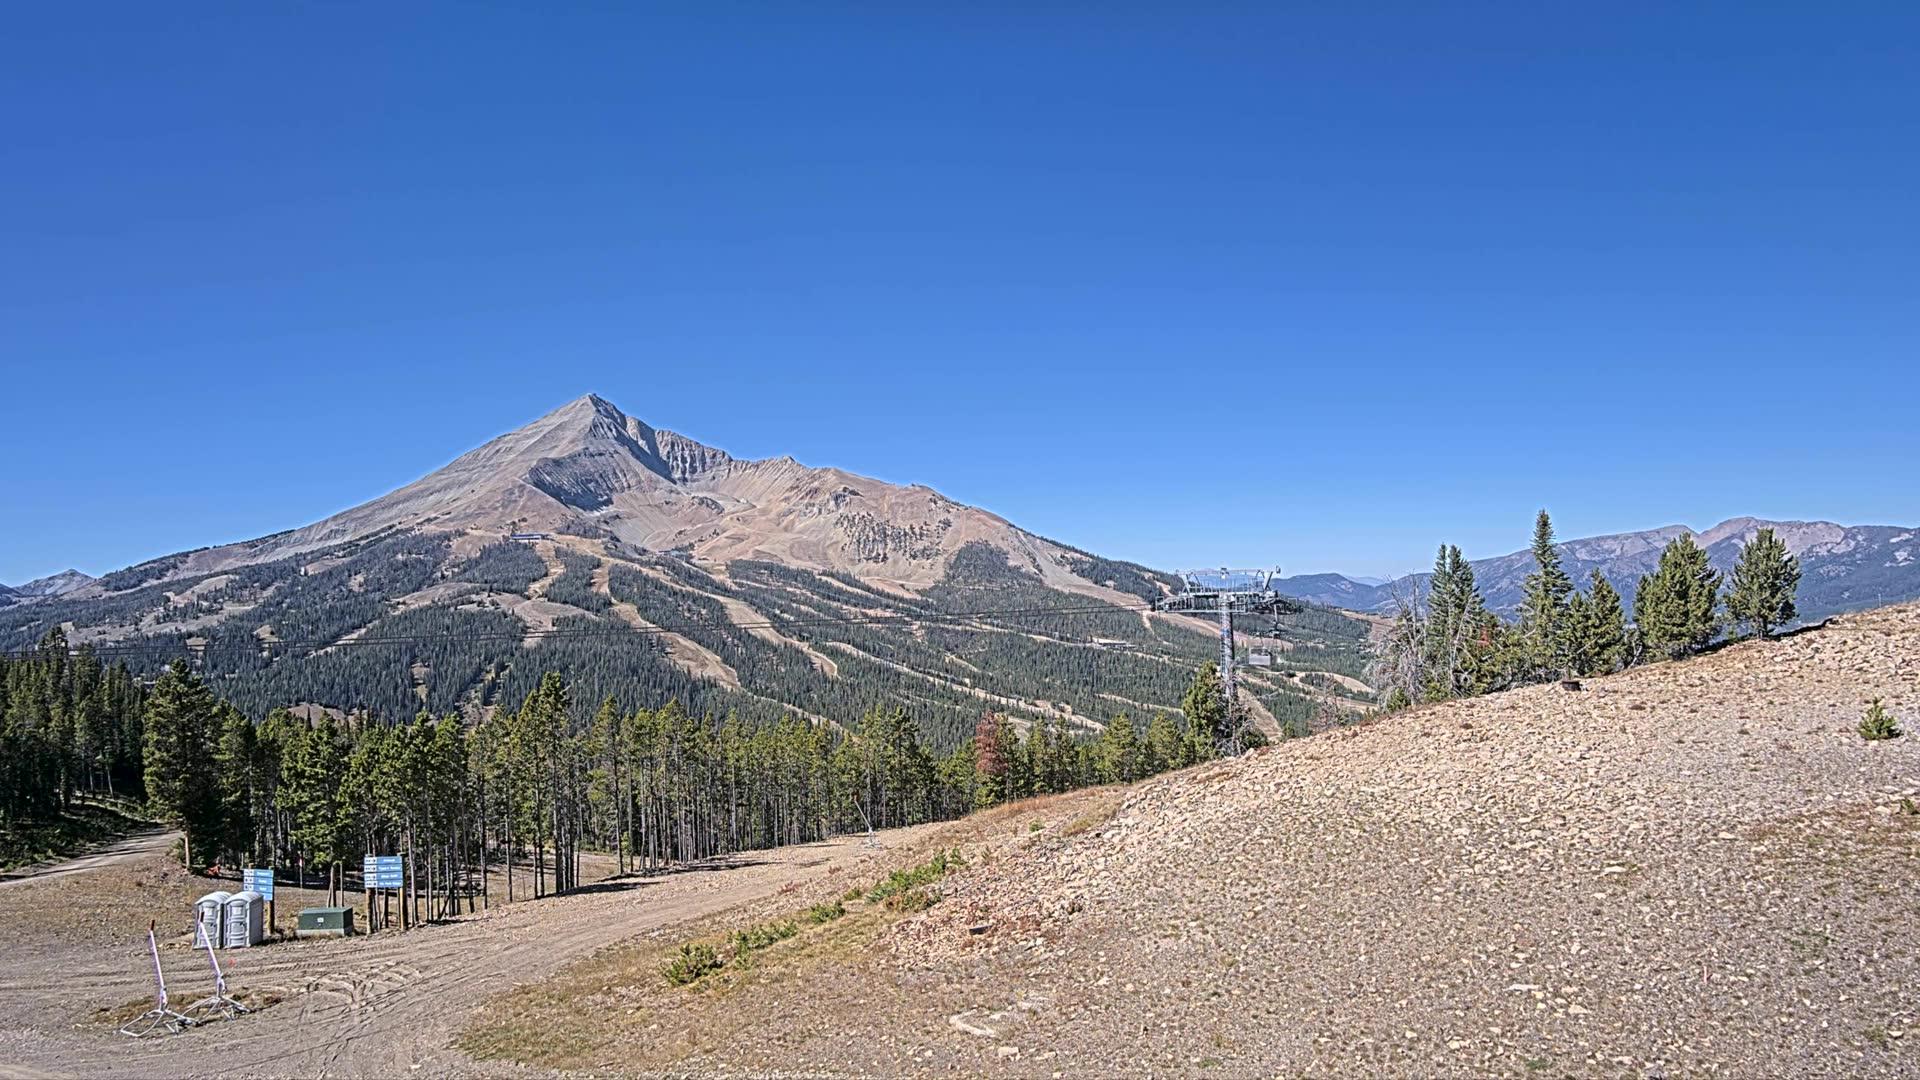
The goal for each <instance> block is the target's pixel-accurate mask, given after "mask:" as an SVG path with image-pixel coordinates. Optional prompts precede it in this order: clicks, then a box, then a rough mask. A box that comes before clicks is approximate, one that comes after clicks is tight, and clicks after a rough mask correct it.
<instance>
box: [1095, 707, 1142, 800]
mask: <svg viewBox="0 0 1920 1080" xmlns="http://www.w3.org/2000/svg"><path fill="white" fill-rule="evenodd" d="M1095 768H1096V770H1097V775H1098V777H1099V780H1100V782H1101V783H1103V784H1125V783H1130V782H1132V781H1134V780H1137V779H1139V778H1140V776H1141V775H1142V773H1141V771H1140V739H1139V733H1138V732H1136V731H1134V728H1133V721H1132V720H1130V719H1128V717H1127V714H1126V713H1121V714H1119V715H1118V716H1115V717H1114V718H1113V719H1112V720H1110V721H1108V722H1107V730H1106V732H1105V733H1104V734H1102V735H1101V736H1100V749H1099V757H1098V759H1097V762H1096V765H1095Z"/></svg>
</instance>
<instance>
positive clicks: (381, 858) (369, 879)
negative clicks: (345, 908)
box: [360, 855, 406, 927]
mask: <svg viewBox="0 0 1920 1080" xmlns="http://www.w3.org/2000/svg"><path fill="white" fill-rule="evenodd" d="M360 877H361V879H362V882H363V883H364V884H365V886H366V889H367V925H368V926H369V927H373V926H375V925H379V924H376V922H375V920H374V911H373V898H374V894H376V893H381V892H384V891H385V890H387V889H399V888H401V887H402V886H404V885H405V884H406V868H405V866H404V865H403V864H402V863H401V861H400V856H398V855H368V856H366V858H364V859H363V860H362V861H361V863H360ZM385 900H386V898H385V897H384V896H382V897H381V905H380V908H381V913H382V914H385V911H386V903H385ZM401 910H402V912H403V913H404V912H405V908H404V907H403V908H402V909H401ZM383 921H384V920H383Z"/></svg>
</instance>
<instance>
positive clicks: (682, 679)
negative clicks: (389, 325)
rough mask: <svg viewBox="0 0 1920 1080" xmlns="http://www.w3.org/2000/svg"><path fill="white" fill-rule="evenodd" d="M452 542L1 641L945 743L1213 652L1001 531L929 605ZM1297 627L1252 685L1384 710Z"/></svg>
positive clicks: (421, 694)
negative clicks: (91, 646) (1027, 566)
mask: <svg viewBox="0 0 1920 1080" xmlns="http://www.w3.org/2000/svg"><path fill="white" fill-rule="evenodd" d="M453 540H454V538H452V537H450V536H448V535H446V534H432V533H421V532H395V533H390V534H387V535H383V536H379V537H375V538H371V539H369V540H366V541H362V542H357V543H353V544H346V545H340V546H338V547H335V548H330V549H326V550H325V551H323V552H320V553H317V555H316V556H301V557H298V558H290V559H283V560H277V561H274V562H270V563H263V564H258V565H254V566H248V567H242V568H238V569H236V570H233V571H228V572H222V573H217V574H206V575H200V576H195V577H187V578H172V579H170V580H168V581H167V582H166V583H165V584H141V583H140V582H141V575H140V574H139V573H129V574H127V575H125V576H124V577H122V578H121V583H122V584H127V585H130V586H131V587H128V588H125V589H123V590H122V591H118V592H111V593H107V594H105V595H102V596H98V597H93V598H87V599H69V598H54V599H49V600H44V601H38V602H36V603H33V604H30V605H20V606H15V607H11V608H8V609H5V610H0V645H3V646H4V647H5V648H6V649H8V650H12V651H17V650H20V649H23V648H27V647H31V646H32V645H34V644H35V643H37V642H38V641H39V640H40V639H41V638H42V637H43V636H44V635H45V634H46V633H47V632H48V631H49V630H51V629H55V628H61V627H65V628H66V629H67V630H68V632H70V633H73V634H74V635H76V636H79V635H84V634H86V633H87V632H88V631H89V630H94V629H96V628H116V632H115V633H114V634H113V636H112V637H110V638H107V639H105V640H102V641H101V642H100V643H99V645H98V646H97V648H98V649H100V650H102V655H106V656H109V657H111V658H113V659H114V660H115V661H116V662H119V663H123V664H125V665H126V667H127V668H128V669H129V670H130V671H132V672H134V673H136V674H141V675H144V676H146V677H152V676H153V675H155V674H156V673H157V672H158V671H159V670H160V669H162V668H163V667H164V666H165V665H166V664H167V663H168V662H169V661H170V660H172V659H173V658H175V657H178V656H189V657H191V658H192V659H193V661H194V663H195V665H196V669H197V670H198V671H199V672H200V673H201V674H202V675H203V676H204V677H205V678H206V679H207V680H208V681H209V682H210V683H211V684H213V685H214V686H216V687H217V688H218V689H219V691H220V694H221V696H222V697H223V698H225V699H227V700H229V701H231V702H233V703H234V704H235V705H236V706H238V707H239V708H240V709H242V710H243V711H245V712H247V713H248V714H250V715H253V716H256V717H260V716H264V715H265V714H266V713H267V712H268V711H269V710H271V709H274V708H277V707H283V706H296V705H318V706H323V707H325V708H327V709H330V710H334V711H335V712H337V713H347V712H361V711H365V712H368V713H370V714H372V715H374V716H376V717H379V718H383V719H386V720H398V719H404V718H407V717H410V716H412V715H413V714H414V713H415V712H418V711H421V710H425V711H427V712H430V713H433V714H436V715H439V714H443V713H448V712H453V713H459V714H462V715H465V716H468V717H469V718H471V719H479V718H482V717H484V716H485V715H487V714H488V713H489V712H490V711H491V710H493V709H495V708H497V707H498V706H499V705H500V704H501V703H502V702H509V703H510V702H517V701H519V700H521V699H523V698H524V697H525V696H526V695H527V694H528V693H529V692H530V691H531V690H532V689H533V687H534V686H535V685H536V684H537V683H538V682H539V679H540V677H541V676H542V675H543V674H545V673H547V672H555V673H559V674H561V675H563V676H564V677H565V678H566V679H567V681H568V682H569V684H570V685H571V686H573V687H574V688H575V701H576V706H575V711H576V715H575V717H574V719H575V720H576V721H583V720H584V719H585V718H586V715H587V714H588V713H589V712H590V711H591V709H592V707H593V703H597V702H598V701H600V700H601V699H603V698H605V697H608V696H612V697H615V698H617V699H619V700H622V701H632V702H651V703H658V704H664V703H666V702H668V701H674V702H678V703H679V704H680V705H681V706H682V707H683V708H685V709H687V710H688V711H690V712H692V713H694V714H697V715H705V714H713V715H716V716H718V715H728V714H731V715H736V716H738V717H739V718H740V719H741V720H742V721H743V722H747V723H751V724H766V723H773V722H776V721H778V720H780V719H781V718H783V717H786V716H790V715H797V716H803V717H808V718H814V719H817V720H820V721H823V722H828V723H833V724H839V725H852V724H854V723H857V721H858V720H859V718H860V717H861V716H863V715H865V714H866V713H867V712H868V711H869V710H871V709H873V708H874V707H876V706H899V707H903V708H906V709H908V710H909V711H910V712H911V713H912V714H913V715H914V716H915V718H916V722H917V723H919V725H920V727H921V733H922V735H923V737H925V738H926V739H927V740H928V741H929V742H930V743H931V744H933V745H935V746H938V747H942V748H950V747H952V746H953V745H956V743H957V742H958V741H960V740H961V739H963V738H965V737H966V736H967V735H969V734H970V733H971V732H972V730H973V726H974V724H975V722H976V721H977V720H978V718H979V716H980V714H981V713H982V711H983V710H989V709H990V710H997V711H1002V712H1005V713H1007V714H1008V715H1010V716H1012V717H1015V718H1016V719H1017V720H1018V722H1020V723H1022V724H1026V723H1030V722H1032V721H1035V720H1039V719H1051V720H1054V721H1056V722H1058V723H1060V724H1061V725H1062V726H1064V727H1068V728H1073V729H1076V730H1083V731H1093V730H1098V728H1099V727H1100V726H1101V725H1103V724H1104V723H1105V722H1106V720H1107V718H1108V717H1110V716H1111V715H1112V714H1114V713H1115V712H1132V713H1135V714H1141V715H1146V714H1150V713H1151V712H1152V711H1154V710H1171V709H1174V708H1177V706H1178V703H1179V698H1180V694H1181V692H1182V691H1183V689H1184V688H1185V686H1186V684H1187V682H1188V680H1189V679H1190V678H1191V677H1192V674H1193V672H1194V670H1195V668H1196V667H1197V666H1198V665H1199V664H1200V663H1201V662H1203V661H1205V660H1207V659H1210V658H1212V657H1213V656H1214V655H1215V649H1216V647H1217V646H1216V641H1215V639H1214V638H1213V636H1212V634H1211V632H1210V631H1209V630H1208V629H1207V628H1206V627H1205V626H1204V625H1203V624H1199V623H1191V622H1187V621H1183V620H1176V619H1172V618H1169V617H1149V616H1148V615H1147V614H1146V613H1145V612H1144V611H1143V610H1141V609H1142V608H1144V606H1145V605H1144V603H1134V604H1131V605H1126V604H1116V603H1108V602H1105V601H1101V600H1095V599H1090V598H1088V597H1084V596H1077V595H1073V594H1069V593H1065V592H1061V591H1060V590H1057V589H1054V588H1051V587H1049V586H1047V585H1045V584H1043V583H1041V582H1040V580H1039V579H1038V578H1036V577H1034V576H1033V575H1031V574H1027V573H1022V572H1020V571H1019V570H1018V569H1017V568H1015V567H1014V566H1012V565H1011V564H1010V562H1009V560H1008V557H1007V555H1006V553H1005V552H1002V551H1000V550H998V549H995V548H993V547H991V546H988V545H985V544H982V543H976V544H972V545H969V546H967V547H964V548H962V549H961V550H960V551H959V552H957V553H956V554H955V556H954V557H953V559H952V560H951V561H950V564H949V566H948V569H947V573H946V574H945V576H944V577H943V579H942V581H941V582H940V583H939V584H937V585H934V586H931V587H928V588H926V589H924V590H923V592H922V593H921V594H920V595H917V596H916V595H913V594H907V593H903V592H902V591H899V590H891V589H884V588H878V587H875V586H874V585H872V584H870V583H867V582H863V581H862V580H861V579H859V578H856V577H854V576H852V575H848V574H833V573H822V572H819V571H815V570H809V569H801V568H795V567H790V566H785V565H781V564H779V563H774V562H764V561H755V560H735V561H733V562H731V563H728V564H726V565H725V566H707V565H700V564H697V563H695V562H693V561H691V560H690V559H688V558H685V557H680V556H675V555H668V554H657V553H647V552H637V551H633V550H630V549H627V548H625V547H624V546H623V545H620V544H619V543H617V542H612V541H606V540H590V539H587V538H582V537H556V538H555V539H553V540H548V541H541V542H538V543H535V544H524V543H505V542H493V543H488V544H486V545H484V546H481V547H479V548H478V549H477V550H476V551H475V552H474V553H473V554H471V555H466V556H460V555H456V554H454V550H453ZM138 569H139V568H136V570H138ZM1136 573H1140V574H1141V578H1140V580H1142V581H1145V580H1150V579H1149V578H1147V577H1146V576H1145V574H1144V572H1139V571H1136ZM1252 629H1262V630H1270V629H1271V628H1270V627H1264V626H1262V627H1259V628H1252ZM1281 634H1282V640H1283V641H1284V643H1285V646H1286V647H1285V648H1283V649H1281V650H1280V651H1279V652H1278V653H1277V662H1276V667H1275V669H1274V671H1273V674H1272V675H1267V674H1264V673H1259V674H1252V675H1250V677H1249V679H1248V682H1247V686H1248V688H1249V690H1250V691H1252V692H1254V693H1255V694H1257V695H1258V696H1259V697H1260V699H1261V700H1262V702H1263V703H1264V704H1265V705H1266V706H1267V707H1268V708H1269V709H1270V710H1271V711H1272V712H1273V713H1274V715H1275V717H1276V719H1277V720H1279V721H1281V722H1283V723H1285V722H1289V721H1296V722H1299V723H1301V724H1303V725H1304V724H1306V723H1307V722H1308V721H1310V720H1311V719H1312V718H1313V717H1315V716H1317V715H1320V714H1322V713H1324V712H1325V711H1326V710H1327V709H1329V708H1333V709H1335V710H1337V711H1345V712H1351V711H1353V710H1355V709H1357V708H1359V707H1361V706H1362V705H1363V704H1364V701H1365V695H1364V694H1360V693H1356V692H1354V691H1353V690H1352V689H1351V688H1350V687H1347V686H1345V685H1342V684H1329V685H1328V686H1325V687H1320V688H1316V687H1315V685H1314V684H1313V683H1312V682H1303V681H1301V677H1303V676H1310V675H1312V674H1313V673H1334V674H1338V675H1344V676H1347V677H1349V678H1356V677H1359V676H1361V675H1362V674H1363V671H1362V665H1363V662H1364V661H1363V657H1362V655H1361V645H1362V643H1363V641H1364V637H1365V624H1364V623H1361V622H1360V621H1358V620H1354V619H1351V618H1348V617H1346V616H1341V615H1338V614H1335V613H1331V612H1326V611H1319V610H1309V611H1307V612H1304V613H1302V614H1300V615H1297V616H1294V617H1291V618H1289V619H1288V620H1287V625H1286V626H1285V627H1284V628H1283V629H1282V631H1281Z"/></svg>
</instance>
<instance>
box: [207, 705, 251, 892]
mask: <svg viewBox="0 0 1920 1080" xmlns="http://www.w3.org/2000/svg"><path fill="white" fill-rule="evenodd" d="M219 713H220V720H219V729H220V748H219V750H218V751H217V752H216V753H215V755H214V763H215V766H216V769H217V772H218V776H219V784H220V824H221V832H220V846H221V851H222V852H223V853H224V854H230V855H237V856H239V857H240V858H241V859H243V860H247V859H251V858H252V856H253V855H254V852H255V847H256V845H255V843H254V832H255V830H254V816H253V814H254V803H255V799H256V790H255V789H256V787H257V786H258V783H259V776H258V772H259V762H258V757H259V751H260V740H259V737H258V732H256V731H255V730H254V727H253V721H251V720H249V719H247V718H246V717H245V716H243V715H241V713H240V710H238V709H236V708H234V707H233V706H231V705H224V706H221V707H220V710H219ZM249 865H250V864H249Z"/></svg>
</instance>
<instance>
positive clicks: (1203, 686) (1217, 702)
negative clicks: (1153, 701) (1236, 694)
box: [1180, 660, 1232, 762]
mask: <svg viewBox="0 0 1920 1080" xmlns="http://www.w3.org/2000/svg"><path fill="white" fill-rule="evenodd" d="M1180 712H1181V713H1182V714H1183V715H1185V716H1186V718H1187V743H1188V749H1187V753H1186V759H1187V761H1189V762H1193V761H1206V760H1208V759H1210V758H1212V757H1214V756H1215V755H1216V754H1217V753H1218V751H1219V748H1220V745H1221V744H1222V743H1223V742H1224V741H1225V740H1226V739H1227V738H1228V737H1229V736H1230V735H1231V734H1232V733H1231V732H1229V731H1228V730H1227V702H1226V689H1225V687H1224V686H1222V684H1221V682H1220V666H1219V665H1218V664H1216V663H1214V662H1213V661H1211V660H1209V661H1207V662H1206V663H1204V664H1202V665H1200V670H1199V671H1197V672H1195V673H1194V676H1193V682H1192V683H1190V684H1188V686H1187V692H1186V695H1185V696H1183V697H1182V698H1181V699H1180Z"/></svg>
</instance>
